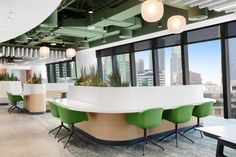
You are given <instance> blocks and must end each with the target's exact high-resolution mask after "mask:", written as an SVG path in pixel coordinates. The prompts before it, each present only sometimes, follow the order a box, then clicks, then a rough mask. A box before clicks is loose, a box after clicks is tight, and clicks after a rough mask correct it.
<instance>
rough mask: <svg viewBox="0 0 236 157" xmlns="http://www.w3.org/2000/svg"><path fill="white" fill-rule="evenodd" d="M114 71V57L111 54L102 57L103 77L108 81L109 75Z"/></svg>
mask: <svg viewBox="0 0 236 157" xmlns="http://www.w3.org/2000/svg"><path fill="white" fill-rule="evenodd" d="M111 73H112V58H111V56H107V57H102V79H103V81H104V82H106V81H107V80H108V79H109V75H110V74H111Z"/></svg>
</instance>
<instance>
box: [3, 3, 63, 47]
mask: <svg viewBox="0 0 236 157" xmlns="http://www.w3.org/2000/svg"><path fill="white" fill-rule="evenodd" d="M60 2H61V0H0V43H1V42H4V41H7V40H10V39H13V38H15V37H17V36H19V35H21V34H24V33H25V32H27V31H29V30H31V29H32V28H34V27H36V26H37V25H39V24H40V23H41V22H43V21H44V20H45V19H46V18H47V17H48V16H49V15H50V14H51V13H52V12H53V11H54V10H55V9H56V8H57V6H58V5H59V4H60Z"/></svg>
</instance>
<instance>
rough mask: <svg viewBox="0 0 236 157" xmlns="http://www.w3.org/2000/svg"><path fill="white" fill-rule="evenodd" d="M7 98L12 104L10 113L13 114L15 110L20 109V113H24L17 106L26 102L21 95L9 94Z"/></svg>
mask: <svg viewBox="0 0 236 157" xmlns="http://www.w3.org/2000/svg"><path fill="white" fill-rule="evenodd" d="M7 98H8V101H9V104H11V106H10V107H9V108H8V112H9V113H11V112H12V111H13V110H15V109H18V110H19V111H21V112H24V111H23V109H21V108H19V107H18V106H17V103H18V102H21V101H24V99H23V97H22V96H21V95H13V94H11V93H8V92H7Z"/></svg>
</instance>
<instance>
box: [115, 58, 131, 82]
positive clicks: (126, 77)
mask: <svg viewBox="0 0 236 157" xmlns="http://www.w3.org/2000/svg"><path fill="white" fill-rule="evenodd" d="M116 60H117V68H118V69H119V71H120V75H121V81H122V82H128V83H129V84H130V64H129V54H122V55H116Z"/></svg>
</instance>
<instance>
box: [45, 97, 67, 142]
mask: <svg viewBox="0 0 236 157" xmlns="http://www.w3.org/2000/svg"><path fill="white" fill-rule="evenodd" d="M48 104H49V108H50V111H51V115H52V116H53V117H56V118H60V116H59V112H58V109H57V103H56V102H53V101H49V102H48ZM61 128H65V129H66V130H67V131H70V129H69V128H67V127H66V126H65V125H64V123H63V122H61V125H59V126H58V127H56V128H54V129H52V130H51V131H49V134H50V133H52V132H53V131H55V130H57V133H56V134H55V138H56V137H57V135H58V134H59V132H60V130H61Z"/></svg>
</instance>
